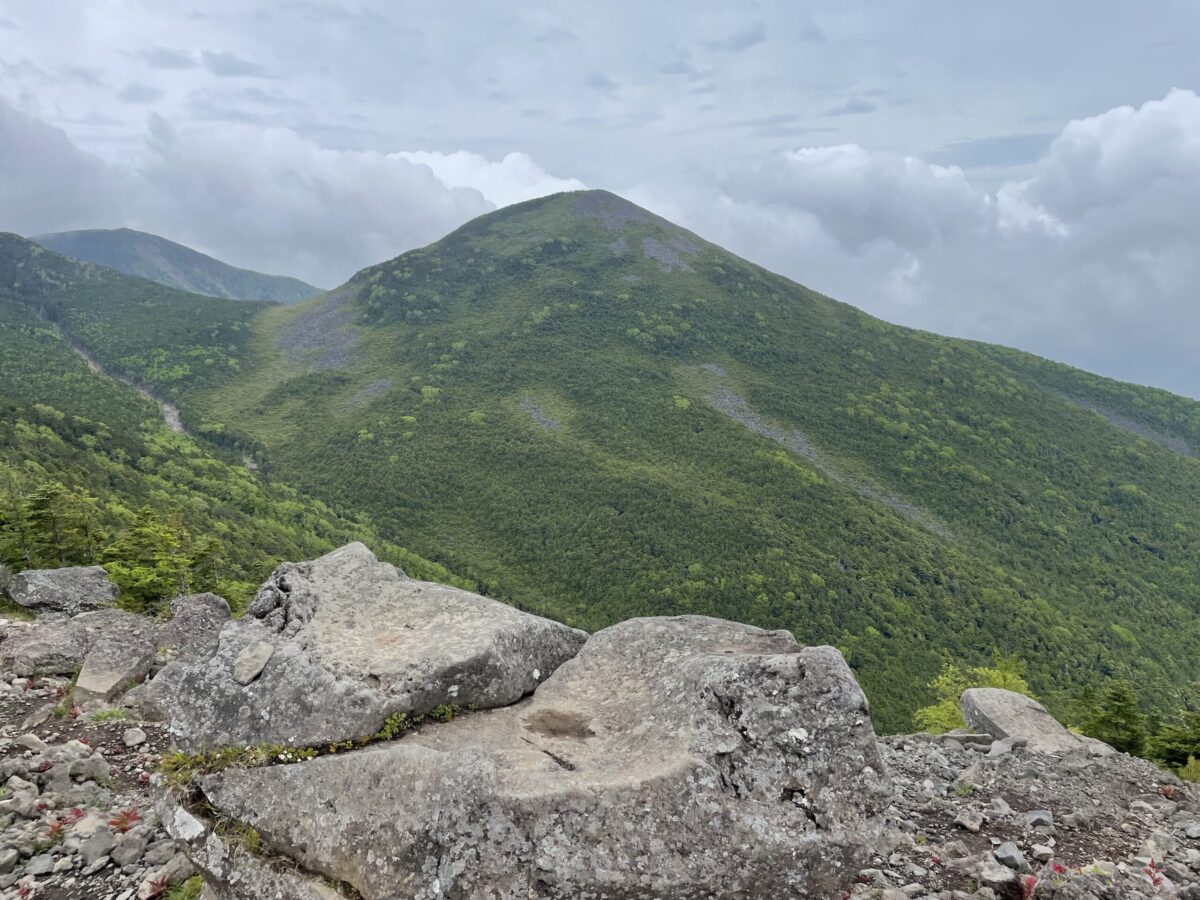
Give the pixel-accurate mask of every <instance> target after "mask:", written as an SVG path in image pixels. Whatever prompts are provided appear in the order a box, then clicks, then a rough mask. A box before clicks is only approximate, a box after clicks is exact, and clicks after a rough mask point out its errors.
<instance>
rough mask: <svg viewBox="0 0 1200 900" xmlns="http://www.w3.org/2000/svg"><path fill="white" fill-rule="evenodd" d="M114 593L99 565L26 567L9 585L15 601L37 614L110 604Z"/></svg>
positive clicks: (98, 607)
mask: <svg viewBox="0 0 1200 900" xmlns="http://www.w3.org/2000/svg"><path fill="white" fill-rule="evenodd" d="M117 593H118V591H117V586H116V585H115V584H113V583H112V581H110V580H109V577H108V573H107V572H105V571H104V569H102V568H100V566H70V567H68V568H65V569H27V570H26V571H24V572H21V573H20V574H18V575H14V576H13V579H12V583H11V584H10V585H9V586H8V595H9V596H10V597H11V598H12V599H13V602H14V603H18V604H20V605H21V606H24V607H25V608H26V609H30V610H32V611H33V612H34V613H37V614H46V613H50V614H56V613H57V614H61V615H67V616H73V615H75V614H77V613H81V612H85V611H87V610H92V609H101V608H103V607H105V606H111V605H112V604H113V603H115V602H116V600H117Z"/></svg>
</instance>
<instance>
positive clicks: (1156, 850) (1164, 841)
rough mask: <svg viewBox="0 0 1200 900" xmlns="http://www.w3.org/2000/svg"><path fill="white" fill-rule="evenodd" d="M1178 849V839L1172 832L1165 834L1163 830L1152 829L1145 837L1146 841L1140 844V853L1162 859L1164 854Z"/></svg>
mask: <svg viewBox="0 0 1200 900" xmlns="http://www.w3.org/2000/svg"><path fill="white" fill-rule="evenodd" d="M1178 849H1179V841H1178V840H1177V839H1176V838H1175V836H1174V835H1173V834H1167V833H1166V832H1165V831H1154V832H1151V834H1150V837H1148V838H1146V842H1145V843H1144V844H1143V845H1142V855H1143V856H1151V857H1153V858H1155V859H1162V858H1163V857H1164V856H1167V855H1168V854H1171V853H1174V852H1175V851H1176V850H1178Z"/></svg>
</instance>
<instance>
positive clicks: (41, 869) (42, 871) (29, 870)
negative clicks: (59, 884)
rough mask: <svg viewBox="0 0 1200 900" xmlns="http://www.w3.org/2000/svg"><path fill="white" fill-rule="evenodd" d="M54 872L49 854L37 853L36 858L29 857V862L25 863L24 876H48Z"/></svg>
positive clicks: (52, 860) (52, 861) (52, 858)
mask: <svg viewBox="0 0 1200 900" xmlns="http://www.w3.org/2000/svg"><path fill="white" fill-rule="evenodd" d="M53 871H54V857H53V856H51V855H50V854H49V853H39V854H38V855H37V856H33V857H30V859H29V862H27V863H25V874H26V875H49V874H50V873H51V872H53Z"/></svg>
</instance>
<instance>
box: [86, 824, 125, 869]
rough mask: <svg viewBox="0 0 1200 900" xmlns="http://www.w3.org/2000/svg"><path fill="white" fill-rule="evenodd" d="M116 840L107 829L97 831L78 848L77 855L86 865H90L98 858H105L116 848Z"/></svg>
mask: <svg viewBox="0 0 1200 900" xmlns="http://www.w3.org/2000/svg"><path fill="white" fill-rule="evenodd" d="M116 843H117V842H116V839H115V838H114V837H113V834H112V832H111V831H109V830H108V829H107V828H105V829H103V830H102V831H97V832H96V833H95V834H93V835H92V836H91V837H90V838H88V839H87V840H86V841H84V842H83V844H82V845H81V846H80V848H79V855H80V856H82V857H83V861H84V863H85V864H86V865H89V866H90V865H91V864H92V863H94V862H95V861H96V860H98V859H99V858H100V857H102V856H103V857H107V856H108V855H109V853H111V852H112V849H113V847H115V846H116Z"/></svg>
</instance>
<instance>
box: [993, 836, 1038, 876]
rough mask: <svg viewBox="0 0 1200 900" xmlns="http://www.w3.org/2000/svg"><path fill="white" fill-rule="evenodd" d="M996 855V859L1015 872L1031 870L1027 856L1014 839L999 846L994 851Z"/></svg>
mask: <svg viewBox="0 0 1200 900" xmlns="http://www.w3.org/2000/svg"><path fill="white" fill-rule="evenodd" d="M992 853H993V855H994V856H995V857H996V861H997V862H999V863H1000V864H1001V865H1003V866H1006V867H1007V868H1009V869H1012V870H1013V871H1014V872H1029V871H1031V868H1030V865H1029V860H1027V859H1026V858H1025V854H1024V853H1022V852H1021V848H1019V847H1018V846H1017V845H1016V844H1014V843H1013V842H1012V841H1005V842H1004V843H1003V844H1001V845H1000V846H999V847H997V848H996V849H995V850H993V851H992Z"/></svg>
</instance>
